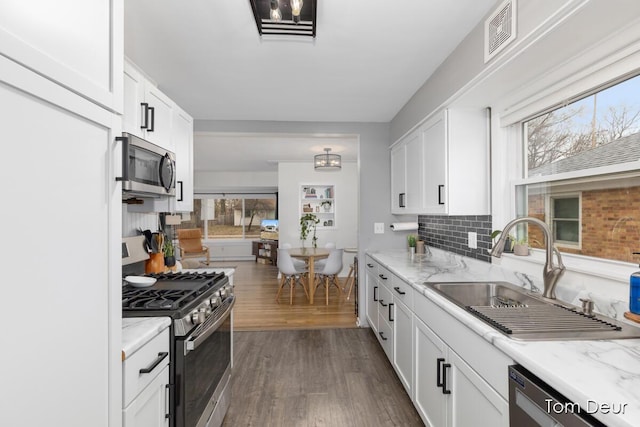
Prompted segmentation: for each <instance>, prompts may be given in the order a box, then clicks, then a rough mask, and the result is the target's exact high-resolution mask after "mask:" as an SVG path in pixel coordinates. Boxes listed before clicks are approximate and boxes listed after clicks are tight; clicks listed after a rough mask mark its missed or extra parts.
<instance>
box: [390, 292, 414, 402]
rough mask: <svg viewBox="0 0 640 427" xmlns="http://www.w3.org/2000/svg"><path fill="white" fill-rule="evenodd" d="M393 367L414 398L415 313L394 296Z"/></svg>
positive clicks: (408, 392)
mask: <svg viewBox="0 0 640 427" xmlns="http://www.w3.org/2000/svg"><path fill="white" fill-rule="evenodd" d="M392 312H393V318H392V323H393V367H394V368H395V370H396V373H397V374H398V378H400V382H401V383H402V385H403V386H404V388H405V390H406V391H407V394H408V395H409V396H410V397H412V398H413V355H414V347H413V342H414V341H413V313H412V312H411V310H410V309H409V307H407V306H406V305H405V304H404V303H403V302H402V301H400V299H399V298H397V297H396V296H395V295H394V298H393V310H392Z"/></svg>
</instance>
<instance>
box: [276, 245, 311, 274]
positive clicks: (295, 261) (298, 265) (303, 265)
mask: <svg viewBox="0 0 640 427" xmlns="http://www.w3.org/2000/svg"><path fill="white" fill-rule="evenodd" d="M279 247H280V248H282V249H286V250H289V249H291V243H281V244H280V246H279ZM291 261H293V265H294V266H295V267H296V268H307V263H306V262H304V261H303V260H301V259H297V258H294V257H291Z"/></svg>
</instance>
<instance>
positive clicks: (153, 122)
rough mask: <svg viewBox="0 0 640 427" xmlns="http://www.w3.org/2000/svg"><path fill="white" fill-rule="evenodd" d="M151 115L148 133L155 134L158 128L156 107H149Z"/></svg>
mask: <svg viewBox="0 0 640 427" xmlns="http://www.w3.org/2000/svg"><path fill="white" fill-rule="evenodd" d="M149 112H150V113H151V125H150V126H149V127H148V128H147V132H153V131H154V130H155V128H156V109H155V107H149Z"/></svg>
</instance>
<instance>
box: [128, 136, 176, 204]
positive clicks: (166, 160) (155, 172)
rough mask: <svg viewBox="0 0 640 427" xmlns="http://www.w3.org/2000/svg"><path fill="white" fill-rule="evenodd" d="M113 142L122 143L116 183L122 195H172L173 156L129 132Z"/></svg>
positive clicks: (174, 180) (174, 174)
mask: <svg viewBox="0 0 640 427" xmlns="http://www.w3.org/2000/svg"><path fill="white" fill-rule="evenodd" d="M116 139H117V140H118V141H122V153H123V154H122V177H121V178H118V180H120V181H122V192H123V195H124V196H127V195H130V196H141V197H160V196H175V194H176V157H175V154H173V153H172V152H170V151H167V150H165V149H164V148H162V147H159V146H157V145H156V144H152V143H151V142H149V141H146V140H144V139H142V138H139V137H137V136H135V135H132V134H130V133H126V132H125V133H123V134H122V136H121V137H117V138H116Z"/></svg>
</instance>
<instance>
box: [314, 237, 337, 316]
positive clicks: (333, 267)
mask: <svg viewBox="0 0 640 427" xmlns="http://www.w3.org/2000/svg"><path fill="white" fill-rule="evenodd" d="M343 251H344V249H332V250H331V252H330V253H329V257H328V258H327V262H326V263H325V265H324V266H322V268H320V269H318V270H316V271H315V275H316V277H317V278H318V280H319V281H321V282H323V283H324V295H325V302H326V304H327V305H329V287H330V286H331V285H335V287H336V288H337V289H338V297H339V296H340V295H341V294H342V287H340V279H339V278H338V274H339V273H340V272H341V271H342V253H343ZM316 289H317V288H316Z"/></svg>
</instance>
